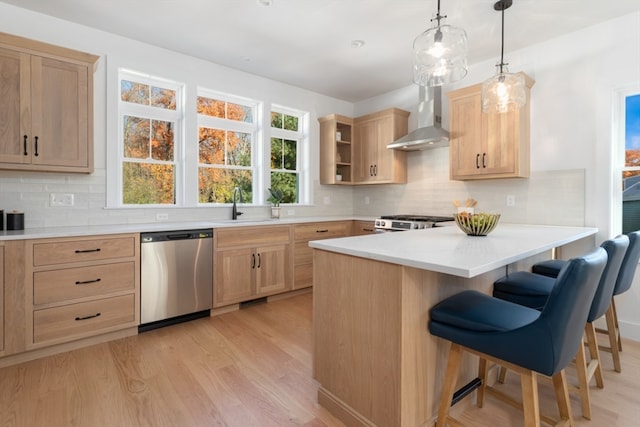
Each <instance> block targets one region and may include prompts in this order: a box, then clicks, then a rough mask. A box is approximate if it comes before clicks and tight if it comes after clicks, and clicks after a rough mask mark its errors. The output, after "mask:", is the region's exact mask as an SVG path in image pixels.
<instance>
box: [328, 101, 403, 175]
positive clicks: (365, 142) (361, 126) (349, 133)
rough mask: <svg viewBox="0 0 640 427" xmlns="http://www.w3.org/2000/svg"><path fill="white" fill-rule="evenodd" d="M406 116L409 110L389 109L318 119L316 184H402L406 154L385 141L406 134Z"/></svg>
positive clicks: (388, 141)
mask: <svg viewBox="0 0 640 427" xmlns="http://www.w3.org/2000/svg"><path fill="white" fill-rule="evenodd" d="M408 117H409V112H407V111H404V110H400V109H398V108H390V109H388V110H384V111H380V112H377V113H373V114H368V115H366V116H362V117H357V118H355V119H351V118H349V117H345V116H340V115H338V114H331V115H329V116H325V117H321V118H319V119H318V121H319V122H320V183H321V184H348V185H353V184H389V183H406V182H407V160H406V153H405V152H403V151H397V150H389V149H388V148H387V144H389V143H391V142H393V141H395V140H396V139H398V138H400V137H401V136H404V135H406V134H407V128H408ZM337 134H339V135H337ZM337 136H340V138H337ZM337 173H339V174H340V175H341V177H342V180H341V181H338V180H337V179H336V174H337Z"/></svg>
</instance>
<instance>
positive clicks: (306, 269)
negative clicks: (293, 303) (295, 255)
mask: <svg viewBox="0 0 640 427" xmlns="http://www.w3.org/2000/svg"><path fill="white" fill-rule="evenodd" d="M294 276H295V278H294V280H295V285H294V286H295V289H300V288H306V287H309V286H311V285H313V265H312V264H304V265H300V266H296V268H295V272H294Z"/></svg>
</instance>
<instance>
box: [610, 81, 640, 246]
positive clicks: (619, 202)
mask: <svg viewBox="0 0 640 427" xmlns="http://www.w3.org/2000/svg"><path fill="white" fill-rule="evenodd" d="M634 95H640V85H630V86H627V87H624V88H621V89H618V90H616V91H615V94H614V102H613V114H612V115H613V130H612V133H613V141H614V144H612V147H613V156H612V158H613V168H612V169H613V179H612V184H613V189H612V204H611V227H612V228H611V229H612V230H613V234H620V233H622V215H623V202H624V200H623V193H624V189H623V179H622V174H623V172H625V171H640V166H626V157H625V154H626V99H627V97H629V96H634Z"/></svg>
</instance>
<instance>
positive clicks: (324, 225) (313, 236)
mask: <svg viewBox="0 0 640 427" xmlns="http://www.w3.org/2000/svg"><path fill="white" fill-rule="evenodd" d="M350 225H351V222H344V221H336V222H319V223H315V224H300V225H296V226H295V229H294V236H295V240H296V241H300V240H306V241H309V240H321V239H330V238H333V237H345V236H347V235H348V234H349V228H350Z"/></svg>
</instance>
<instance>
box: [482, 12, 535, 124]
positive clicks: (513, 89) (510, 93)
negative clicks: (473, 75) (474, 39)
mask: <svg viewBox="0 0 640 427" xmlns="http://www.w3.org/2000/svg"><path fill="white" fill-rule="evenodd" d="M512 3H513V1H512V0H500V1H498V2H496V3H495V4H494V5H493V9H494V10H499V11H501V13H502V46H501V50H500V63H499V64H497V65H496V68H497V70H496V71H497V72H496V75H495V76H493V77H491V78H490V79H488V80H485V81H484V82H483V83H482V111H483V112H485V113H506V112H509V111H513V110H517V109H519V108H520V107H522V106H524V104H525V103H526V102H527V92H526V90H525V82H524V76H523V75H522V74H518V73H509V70H508V68H507V65H509V64H506V63H505V62H504V11H505V9H508V8H509V7H510V6H511V5H512Z"/></svg>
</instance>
